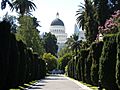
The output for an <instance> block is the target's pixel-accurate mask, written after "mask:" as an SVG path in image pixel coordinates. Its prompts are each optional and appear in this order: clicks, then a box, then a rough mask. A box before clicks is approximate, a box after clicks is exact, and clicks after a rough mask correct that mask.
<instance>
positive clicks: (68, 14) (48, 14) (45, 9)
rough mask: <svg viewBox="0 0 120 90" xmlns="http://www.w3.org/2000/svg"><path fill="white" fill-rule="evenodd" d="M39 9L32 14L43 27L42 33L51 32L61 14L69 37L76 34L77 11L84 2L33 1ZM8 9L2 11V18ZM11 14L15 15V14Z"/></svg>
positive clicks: (67, 0)
mask: <svg viewBox="0 0 120 90" xmlns="http://www.w3.org/2000/svg"><path fill="white" fill-rule="evenodd" d="M33 2H34V3H35V4H36V6H37V9H36V11H34V12H33V13H32V14H33V16H35V17H37V19H38V21H40V25H41V26H42V27H40V28H39V30H40V31H41V33H42V32H49V28H50V24H51V22H52V21H53V20H54V19H55V18H56V13H57V12H59V18H60V19H61V20H62V21H63V22H64V24H65V29H66V33H68V36H70V35H72V34H73V32H74V24H75V23H76V17H75V14H76V11H77V10H78V8H79V7H78V5H79V4H80V2H82V3H84V0H33ZM7 11H8V9H6V10H4V11H0V12H1V14H0V16H2V15H4V14H5V12H7ZM10 14H12V15H15V14H16V13H15V12H13V13H11V12H10Z"/></svg>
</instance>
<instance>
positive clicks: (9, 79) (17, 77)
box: [0, 21, 46, 90]
mask: <svg viewBox="0 0 120 90" xmlns="http://www.w3.org/2000/svg"><path fill="white" fill-rule="evenodd" d="M10 27H11V25H10V24H9V23H8V22H6V21H2V22H0V90H8V89H10V88H15V87H18V86H19V85H23V84H24V83H28V82H30V81H32V80H39V79H41V78H44V77H45V74H46V72H45V70H46V67H45V61H44V60H42V59H41V58H39V55H38V54H37V53H33V52H32V50H30V49H28V48H27V47H26V45H25V44H24V43H23V42H22V41H17V40H16V38H15V35H14V34H12V33H10Z"/></svg>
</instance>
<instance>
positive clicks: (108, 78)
mask: <svg viewBox="0 0 120 90" xmlns="http://www.w3.org/2000/svg"><path fill="white" fill-rule="evenodd" d="M74 57H75V56H73V58H72V59H71V60H70V61H69V62H68V70H67V71H68V76H70V77H72V78H75V79H77V80H79V81H83V82H86V83H89V84H92V85H96V86H98V81H99V80H100V81H101V84H102V87H103V88H105V89H106V90H120V33H118V34H110V35H106V36H105V37H104V39H103V41H101V42H94V43H92V45H91V46H90V47H89V48H88V49H83V50H80V52H79V54H78V55H77V58H76V59H75V58H74Z"/></svg>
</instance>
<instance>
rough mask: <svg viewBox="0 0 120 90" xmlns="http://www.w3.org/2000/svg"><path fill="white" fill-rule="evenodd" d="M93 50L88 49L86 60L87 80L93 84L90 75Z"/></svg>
mask: <svg viewBox="0 0 120 90" xmlns="http://www.w3.org/2000/svg"><path fill="white" fill-rule="evenodd" d="M91 53H92V52H91V51H90V50H89V49H88V50H87V55H86V56H87V57H86V58H87V59H86V61H85V81H86V83H89V84H91V76H90V73H91V66H92V56H91Z"/></svg>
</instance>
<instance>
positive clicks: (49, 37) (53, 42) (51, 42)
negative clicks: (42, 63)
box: [43, 32, 58, 56]
mask: <svg viewBox="0 0 120 90" xmlns="http://www.w3.org/2000/svg"><path fill="white" fill-rule="evenodd" d="M43 43H44V48H45V51H46V53H51V54H52V55H54V56H57V51H58V45H57V38H56V37H55V35H53V34H51V33H50V32H49V33H45V34H44V36H43Z"/></svg>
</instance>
